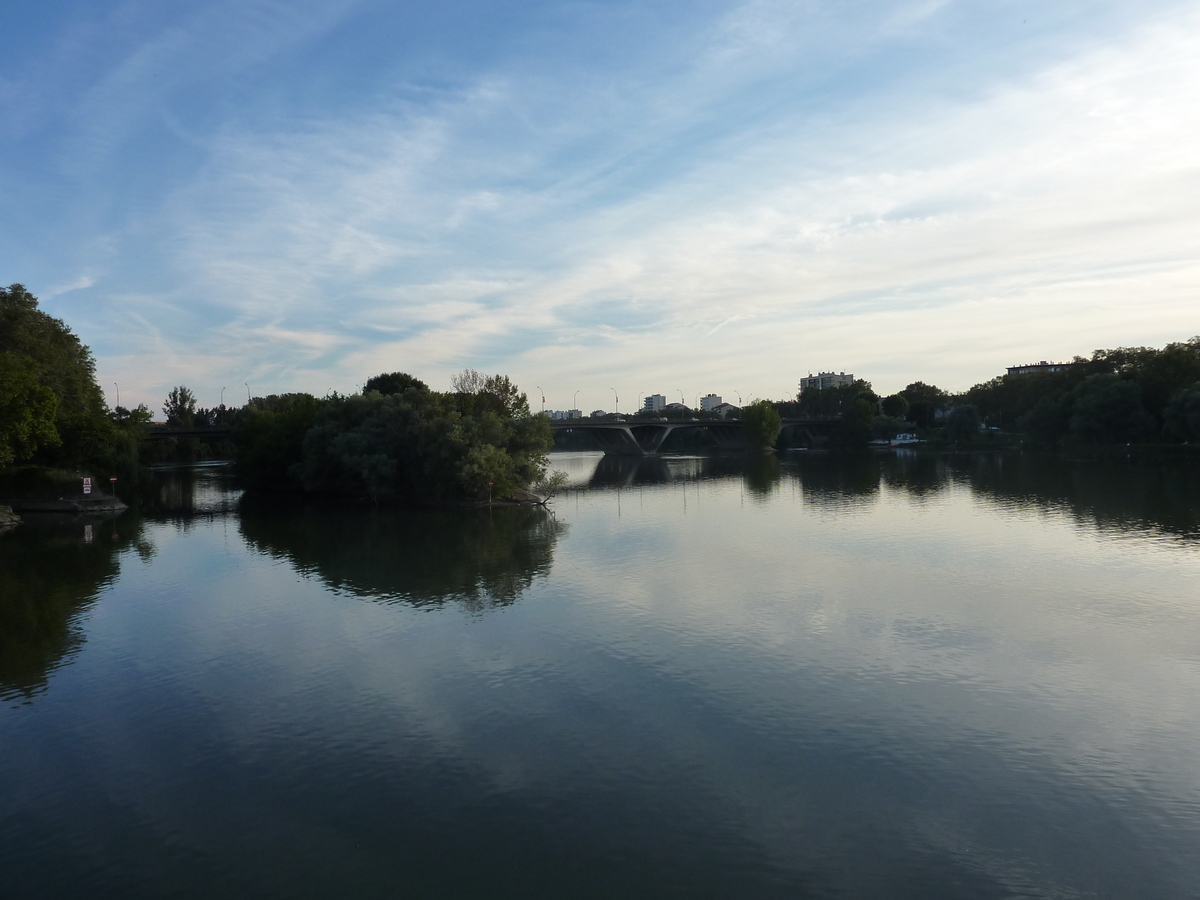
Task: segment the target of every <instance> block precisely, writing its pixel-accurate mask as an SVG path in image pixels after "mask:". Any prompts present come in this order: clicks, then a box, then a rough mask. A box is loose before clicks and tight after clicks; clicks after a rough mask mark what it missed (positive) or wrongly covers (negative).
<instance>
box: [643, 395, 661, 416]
mask: <svg viewBox="0 0 1200 900" xmlns="http://www.w3.org/2000/svg"><path fill="white" fill-rule="evenodd" d="M666 405H667V398H666V397H664V396H663V395H662V394H651V395H650V396H649V397H647V398H646V399H645V400H643V401H642V412H658V411H659V410H660V409H662V408H663V407H664V406H666Z"/></svg>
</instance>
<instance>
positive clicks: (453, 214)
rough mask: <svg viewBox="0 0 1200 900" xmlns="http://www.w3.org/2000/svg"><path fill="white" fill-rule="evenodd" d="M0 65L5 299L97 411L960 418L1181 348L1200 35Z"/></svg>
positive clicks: (1060, 11) (1191, 290)
mask: <svg viewBox="0 0 1200 900" xmlns="http://www.w3.org/2000/svg"><path fill="white" fill-rule="evenodd" d="M0 26H2V28H3V33H4V34H5V65H4V66H3V68H2V69H0V123H2V126H3V127H2V128H0V198H2V202H3V207H4V211H5V214H4V215H3V216H0V283H3V284H10V283H14V282H20V283H23V284H24V285H25V286H26V287H27V288H28V289H29V290H30V291H32V292H33V293H34V294H36V295H38V296H39V297H40V298H41V301H42V308H43V309H45V310H47V311H48V312H50V313H51V314H53V315H55V316H59V317H61V318H63V319H64V320H65V321H66V322H67V324H68V325H69V326H70V327H71V328H72V329H73V330H74V331H75V332H76V333H77V334H78V335H80V337H81V338H82V339H83V340H84V342H85V343H87V344H88V345H89V346H90V347H91V348H92V351H93V353H94V354H95V356H96V360H97V378H98V380H99V381H100V383H101V386H102V387H103V388H104V390H105V392H106V394H107V395H108V398H109V402H110V403H115V402H116V393H117V391H118V390H119V392H120V395H121V403H122V404H123V405H125V406H131V405H134V404H136V403H139V402H144V403H146V404H147V405H149V406H150V407H151V408H152V409H157V408H158V407H160V406H161V405H162V402H163V398H164V397H165V395H166V393H167V391H168V390H169V389H170V388H171V387H172V386H174V385H176V384H184V385H187V386H189V387H190V388H191V389H192V390H193V391H194V392H195V393H196V395H197V397H198V398H199V401H200V403H201V405H206V406H207V405H216V404H217V403H218V402H219V401H220V400H221V399H223V400H224V401H225V402H226V403H227V404H228V403H235V402H244V398H245V397H246V395H247V393H248V392H249V393H252V394H253V395H254V396H263V395H266V394H269V393H282V392H286V391H308V392H310V393H314V394H317V395H324V394H326V393H328V392H329V391H339V392H349V391H354V390H357V389H358V388H359V387H360V386H361V385H362V383H363V382H365V381H366V379H367V378H369V377H370V376H371V375H374V374H377V373H380V372H388V371H406V372H410V373H412V374H414V375H417V376H418V377H420V378H422V379H424V380H425V381H427V382H428V383H429V384H430V386H431V387H434V388H438V389H447V388H448V387H449V385H450V378H451V376H452V375H453V374H454V373H455V372H458V371H460V370H462V369H463V368H467V367H470V368H475V369H479V370H481V371H484V372H488V373H492V372H500V373H504V374H507V375H509V376H511V377H512V378H513V379H514V380H515V381H516V382H517V383H518V384H519V385H520V386H521V388H522V389H524V390H525V391H527V392H528V394H529V395H530V399H531V405H532V406H533V407H534V408H535V409H536V408H538V407H539V406H540V402H541V396H542V395H544V396H545V397H546V408H547V409H566V408H570V407H572V406H577V407H579V408H581V409H583V410H584V411H585V412H587V411H590V410H591V409H595V408H603V409H609V410H611V409H613V408H614V405H615V404H616V400H617V398H618V397H619V398H620V408H621V409H622V410H631V409H632V408H633V407H634V406H635V405H637V403H638V398H639V397H640V396H644V395H646V394H649V393H655V392H657V393H662V394H665V395H667V396H668V399H672V400H674V399H678V398H679V396H680V395H682V397H683V399H684V400H685V402H687V403H688V405H693V404H694V403H695V399H696V395H697V394H698V393H708V392H710V391H711V392H714V393H717V394H720V395H721V396H723V397H724V398H725V399H726V400H730V401H732V402H735V403H737V402H738V401H739V399H740V400H742V401H747V400H749V399H750V398H751V397H766V398H770V399H783V398H785V397H789V396H791V395H794V394H795V392H796V389H797V382H798V379H799V378H801V377H802V376H804V375H807V374H809V373H810V372H818V371H839V372H852V373H854V374H855V375H857V376H859V377H862V378H865V379H867V380H868V381H870V382H872V384H873V385H874V387H875V389H876V390H877V391H878V392H880V393H885V394H886V393H891V392H893V391H896V390H899V389H900V388H902V387H904V386H905V385H906V384H908V383H909V382H912V381H917V380H921V381H925V382H927V383H932V384H936V385H938V386H940V387H942V388H945V389H948V390H964V389H966V388H968V387H970V386H971V385H972V384H975V383H978V382H981V381H985V380H987V379H989V378H992V377H994V376H996V375H998V374H1001V373H1003V371H1004V368H1005V367H1006V366H1010V365H1015V364H1018V363H1027V362H1031V361H1038V360H1042V359H1049V360H1062V359H1069V358H1071V357H1072V356H1074V355H1076V354H1081V355H1086V354H1088V353H1090V352H1091V351H1092V350H1093V349H1096V348H1098V347H1113V346H1131V345H1146V346H1162V345H1163V344H1165V343H1167V342H1170V341H1177V340H1186V339H1187V338H1189V337H1191V336H1193V335H1196V334H1200V150H1198V148H1200V102H1197V98H1198V97H1200V3H1198V2H1170V0H1140V2H1137V3H1133V2H1110V0H1088V2H1082V0H1061V2H1056V3H1053V4H1047V3H1045V2H1036V3H1035V2H1032V0H1030V2H1025V0H994V2H988V0H983V2H980V0H976V2H970V3H967V2H954V0H912V2H904V0H896V2H875V0H839V2H834V0H793V2H773V0H751V2H722V0H686V2H682V0H678V2H677V0H641V2H625V0H611V2H602V0H595V2H554V0H522V2H519V3H517V2H507V0H490V2H474V0H437V2H394V0H392V2H384V0H287V2H284V0H194V2H179V3H173V4H163V3H159V2H150V0H130V2H121V0H110V2H98V0H92V2H87V0H39V2H38V3H36V4H34V3H26V4H8V5H6V8H5V9H4V11H3V12H0ZM576 392H577V393H576ZM239 398H241V399H239Z"/></svg>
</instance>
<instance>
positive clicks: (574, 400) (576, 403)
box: [571, 391, 579, 410]
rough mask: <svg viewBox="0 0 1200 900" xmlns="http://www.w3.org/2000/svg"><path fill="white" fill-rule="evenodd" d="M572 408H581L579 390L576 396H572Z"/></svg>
mask: <svg viewBox="0 0 1200 900" xmlns="http://www.w3.org/2000/svg"><path fill="white" fill-rule="evenodd" d="M571 409H573V410H574V409H579V391H576V392H575V396H574V397H572V398H571Z"/></svg>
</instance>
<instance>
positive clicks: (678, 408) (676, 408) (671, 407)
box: [663, 403, 690, 412]
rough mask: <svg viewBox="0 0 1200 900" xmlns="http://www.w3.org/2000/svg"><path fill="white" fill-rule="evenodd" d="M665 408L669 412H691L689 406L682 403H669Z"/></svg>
mask: <svg viewBox="0 0 1200 900" xmlns="http://www.w3.org/2000/svg"><path fill="white" fill-rule="evenodd" d="M663 409H664V410H666V411H668V412H690V410H689V409H688V407H687V406H685V405H684V404H682V403H668V404H667V405H666V406H664V407H663Z"/></svg>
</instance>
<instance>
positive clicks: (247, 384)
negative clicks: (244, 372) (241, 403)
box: [242, 381, 254, 406]
mask: <svg viewBox="0 0 1200 900" xmlns="http://www.w3.org/2000/svg"><path fill="white" fill-rule="evenodd" d="M242 384H244V385H246V405H247V406H249V405H250V404H251V403H253V402H254V401H253V400H251V399H250V383H249V382H248V381H243V382H242Z"/></svg>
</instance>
